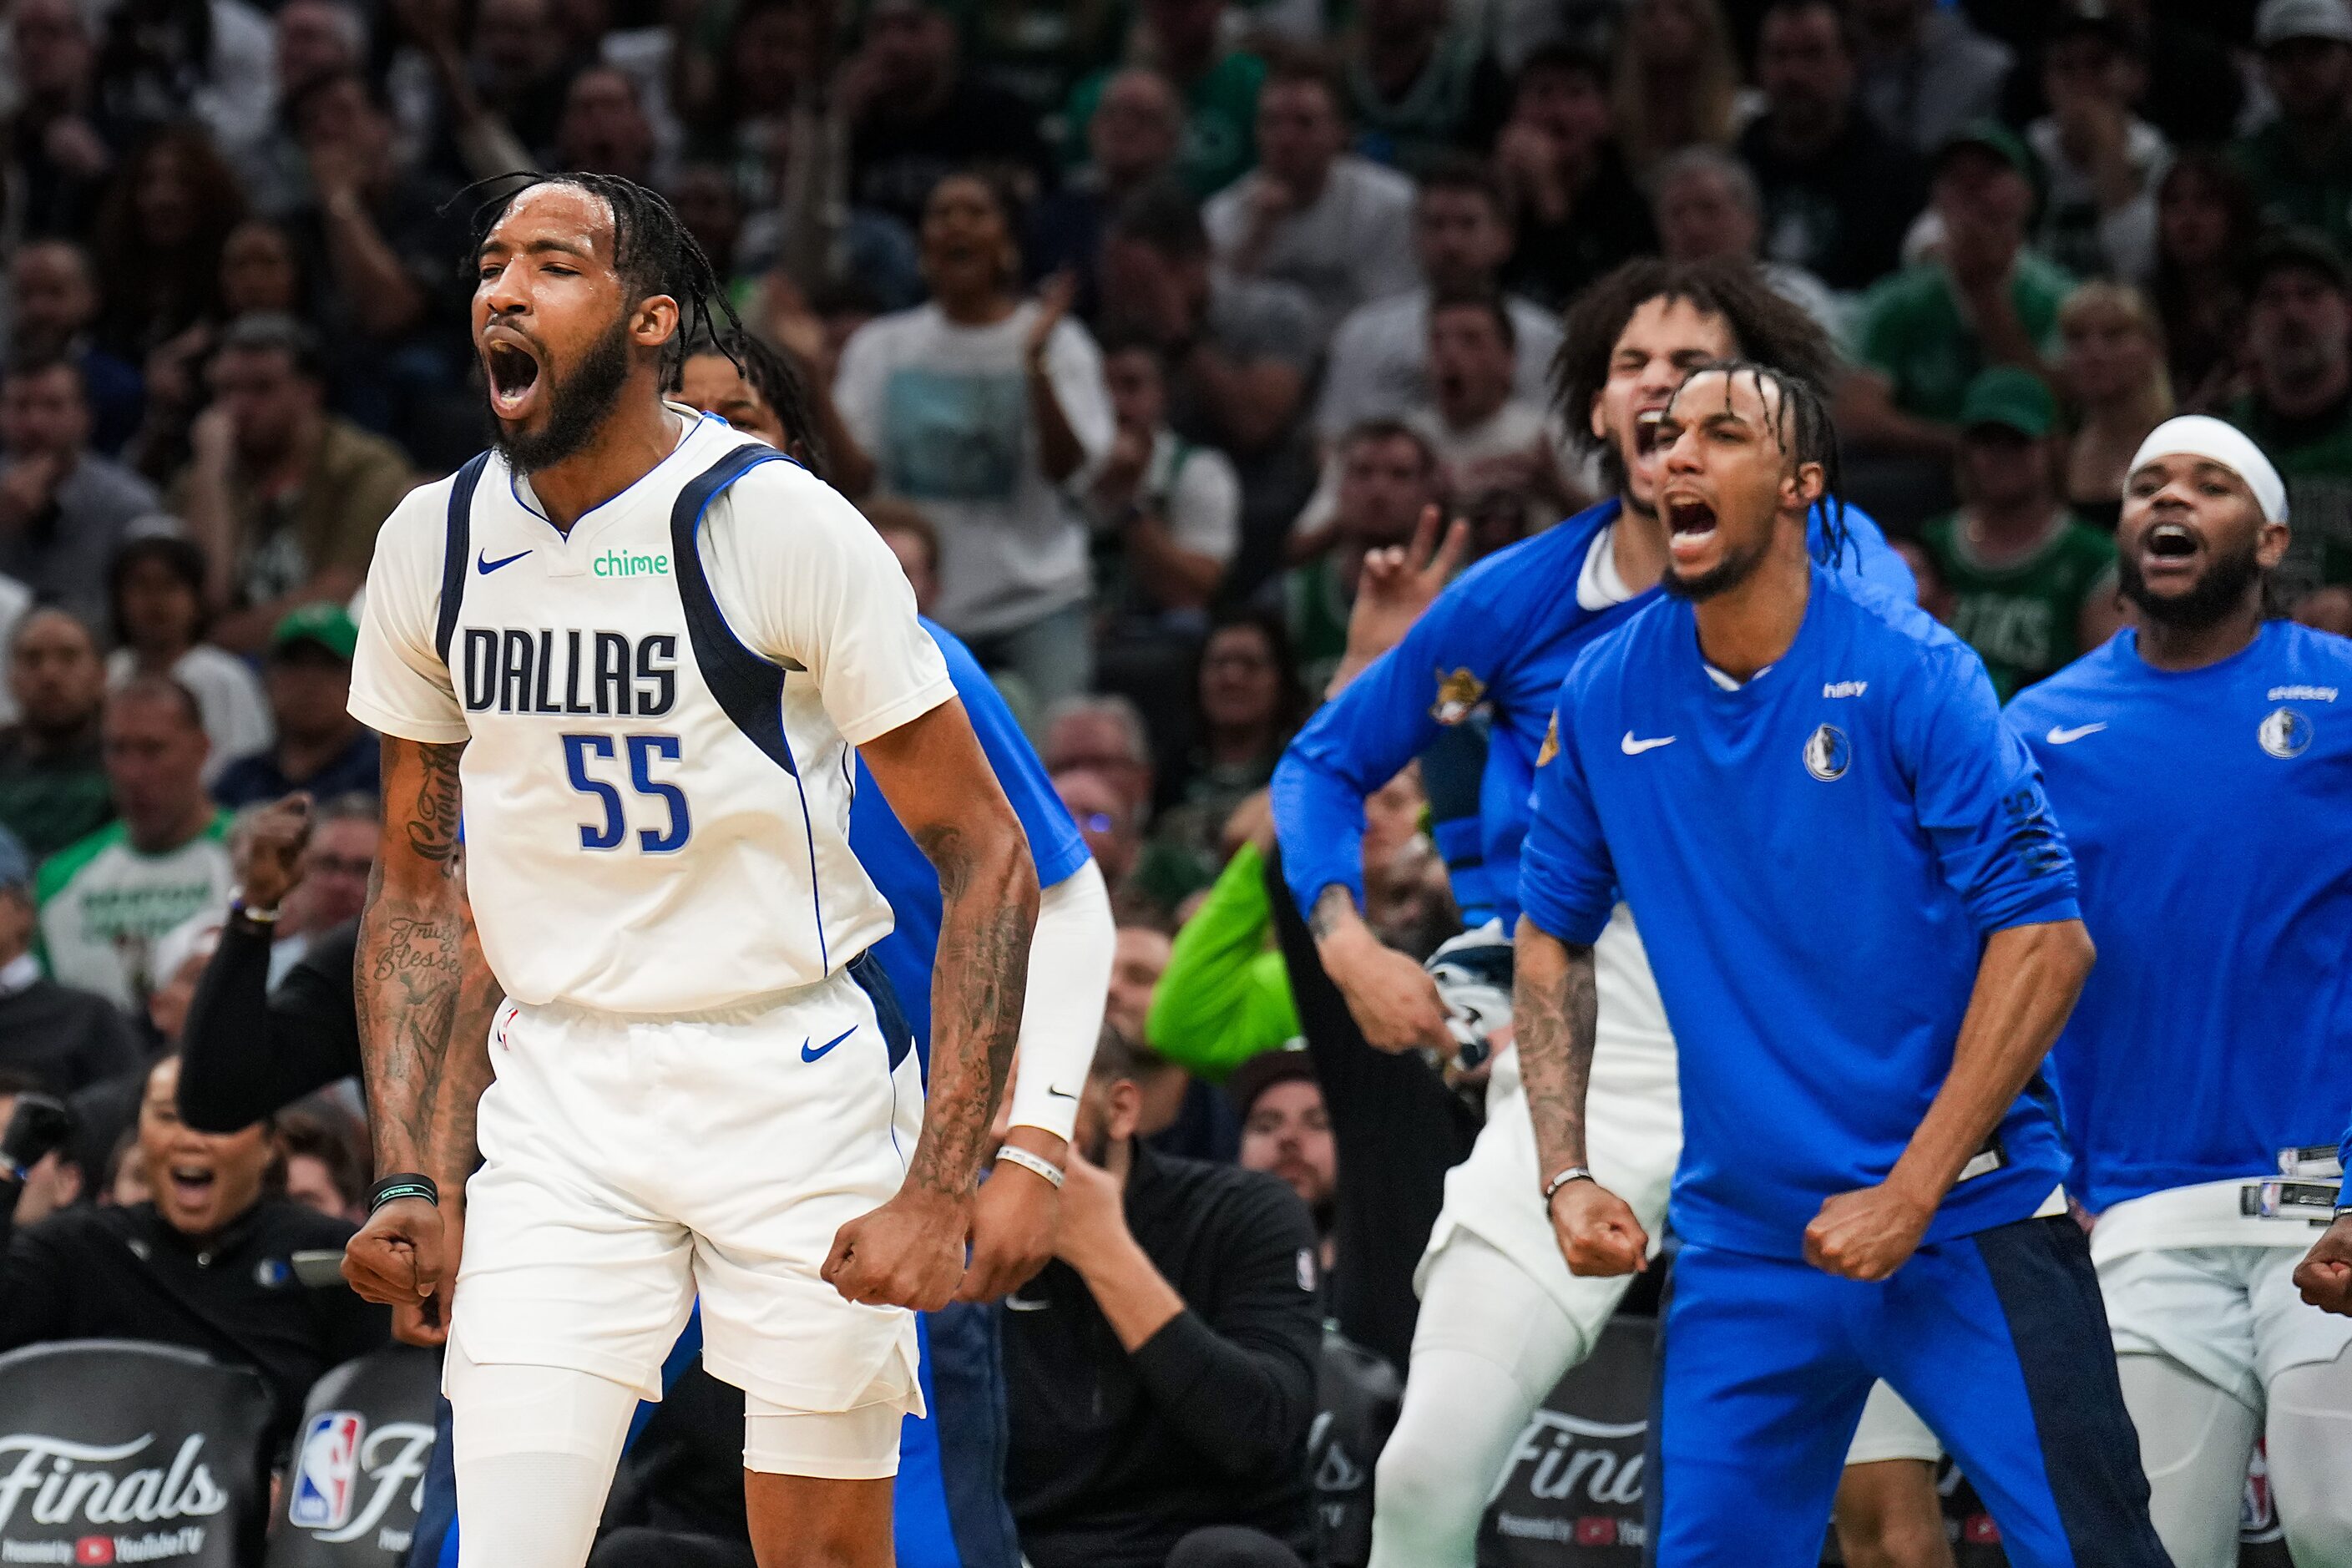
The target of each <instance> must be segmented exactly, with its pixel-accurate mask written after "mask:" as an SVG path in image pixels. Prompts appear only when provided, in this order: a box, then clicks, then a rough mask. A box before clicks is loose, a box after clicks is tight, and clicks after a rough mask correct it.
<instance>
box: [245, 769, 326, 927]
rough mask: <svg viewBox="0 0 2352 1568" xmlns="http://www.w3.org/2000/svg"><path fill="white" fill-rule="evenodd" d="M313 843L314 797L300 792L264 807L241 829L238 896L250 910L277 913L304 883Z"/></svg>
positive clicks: (248, 818)
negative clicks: (304, 857)
mask: <svg viewBox="0 0 2352 1568" xmlns="http://www.w3.org/2000/svg"><path fill="white" fill-rule="evenodd" d="M309 844H310V795H308V794H307V793H305V792H303V791H300V790H297V791H296V792H295V793H294V794H292V795H288V796H286V797H285V798H284V799H282V800H275V801H272V802H270V803H269V804H268V805H265V806H262V807H261V808H260V809H258V810H257V811H256V812H254V813H253V814H252V815H251V816H248V817H247V818H246V819H245V821H244V822H243V823H242V824H240V825H239V830H238V837H237V840H236V885H237V896H238V897H239V898H241V899H243V900H245V907H246V908H247V909H248V910H274V909H276V908H278V905H279V904H280V903H282V902H283V901H284V900H285V898H286V895H287V894H288V893H289V892H290V891H291V890H292V889H293V887H294V884H295V883H297V882H299V881H300V880H301V879H302V871H301V865H302V851H303V849H304V848H306V847H308V846H309Z"/></svg>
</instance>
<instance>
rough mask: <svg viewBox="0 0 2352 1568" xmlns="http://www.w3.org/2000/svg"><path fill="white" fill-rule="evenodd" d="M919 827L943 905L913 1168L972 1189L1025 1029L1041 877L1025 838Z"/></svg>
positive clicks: (933, 1188) (953, 1188)
mask: <svg viewBox="0 0 2352 1568" xmlns="http://www.w3.org/2000/svg"><path fill="white" fill-rule="evenodd" d="M914 837H915V842H916V843H917V844H918V845H919V846H920V847H921V848H922V851H923V853H924V855H925V856H926V857H928V858H929V860H930V862H931V864H932V865H933V866H934V867H935V868H938V871H939V875H940V901H941V904H942V906H943V912H942V915H941V919H940V942H939V956H938V958H937V960H936V961H935V963H933V966H932V971H931V976H932V978H931V1027H932V1040H931V1089H930V1093H929V1097H928V1098H927V1099H926V1100H925V1102H924V1108H923V1135H922V1138H921V1139H920V1140H919V1142H917V1143H916V1145H915V1157H914V1159H913V1161H912V1162H911V1163H909V1165H908V1173H907V1175H908V1182H909V1183H910V1184H913V1185H915V1186H917V1187H919V1188H922V1189H924V1190H926V1191H930V1192H938V1193H946V1194H953V1195H956V1196H963V1195H967V1194H970V1193H971V1187H972V1183H973V1181H974V1179H975V1178H976V1176H977V1175H978V1173H979V1170H980V1160H981V1153H982V1150H983V1149H984V1148H985V1146H986V1144H987V1142H988V1132H989V1127H990V1124H991V1123H992V1122H993V1121H995V1118H996V1101H997V1097H998V1096H999V1095H1001V1094H1002V1093H1003V1089H1004V1080H1005V1078H1006V1076H1007V1075H1008V1073H1009V1072H1010V1070H1011V1068H1012V1064H1013V1045H1014V1043H1015V1042H1016V1041H1017V1040H1018V1039H1019V1038H1020V1036H1021V1003H1022V997H1023V995H1024V993H1025V992H1026V991H1027V988H1028V984H1029V938H1030V934H1031V931H1032V930H1033V929H1034V926H1035V925H1036V922H1037V884H1036V879H1035V875H1034V872H1033V871H1032V869H1031V868H1030V866H1029V861H1028V857H1027V856H1026V855H1024V854H1023V853H1022V852H1021V851H1020V849H1019V848H1018V843H1019V841H1018V839H1017V838H1016V839H1015V840H1014V843H1013V847H1010V848H1009V852H1008V848H1007V847H1003V846H999V847H996V848H995V849H993V850H991V849H989V848H988V847H985V846H983V845H982V844H978V843H975V842H974V841H973V839H972V838H971V836H969V835H967V834H966V833H965V832H964V831H963V830H962V829H961V827H959V826H956V825H954V824H952V823H931V824H928V825H926V826H923V827H921V828H919V829H918V830H917V831H916V833H915V836H914Z"/></svg>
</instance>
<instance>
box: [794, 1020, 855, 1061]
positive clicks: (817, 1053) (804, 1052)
mask: <svg viewBox="0 0 2352 1568" xmlns="http://www.w3.org/2000/svg"><path fill="white" fill-rule="evenodd" d="M856 1033H857V1026H856V1025H855V1024H852V1025H850V1026H849V1027H847V1028H846V1029H844V1030H842V1031H841V1033H839V1034H837V1035H835V1036H834V1037H833V1038H831V1039H829V1040H827V1041H825V1043H824V1044H823V1045H821V1046H812V1045H810V1044H809V1043H808V1042H807V1041H806V1040H803V1041H802V1042H801V1060H803V1061H804V1062H813V1061H814V1060H816V1059H817V1058H819V1057H821V1056H823V1055H824V1053H825V1052H827V1051H829V1050H831V1049H833V1047H835V1046H837V1045H839V1044H841V1042H842V1041H844V1040H845V1039H847V1038H849V1037H850V1036H852V1035H854V1034H856Z"/></svg>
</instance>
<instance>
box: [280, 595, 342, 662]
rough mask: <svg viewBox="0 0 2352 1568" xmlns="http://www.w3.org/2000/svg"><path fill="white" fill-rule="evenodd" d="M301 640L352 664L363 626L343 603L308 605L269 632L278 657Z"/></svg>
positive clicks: (292, 613) (294, 612) (291, 612)
mask: <svg viewBox="0 0 2352 1568" xmlns="http://www.w3.org/2000/svg"><path fill="white" fill-rule="evenodd" d="M300 643H316V644H317V645H318V646H319V647H322V648H325V649H326V650H327V651H328V652H329V653H331V654H333V655H334V656H335V657H336V658H340V659H341V660H343V661H344V662H345V663H346V664H348V663H350V662H351V659H352V655H353V654H354V653H356V652H357V651H358V649H359V646H360V628H359V626H358V625H357V623H355V622H353V621H352V613H351V612H350V611H349V610H346V609H345V608H343V607H342V606H341V605H332V604H323V603H322V604H317V605H303V606H302V607H301V608H300V609H299V610H289V611H288V612H287V615H286V618H285V619H284V620H282V621H280V622H278V629H277V630H276V631H273V632H271V633H270V634H269V651H270V653H271V654H272V655H273V656H274V655H277V654H280V653H284V652H285V651H287V650H288V649H289V648H291V647H295V646H296V645H298V644H300Z"/></svg>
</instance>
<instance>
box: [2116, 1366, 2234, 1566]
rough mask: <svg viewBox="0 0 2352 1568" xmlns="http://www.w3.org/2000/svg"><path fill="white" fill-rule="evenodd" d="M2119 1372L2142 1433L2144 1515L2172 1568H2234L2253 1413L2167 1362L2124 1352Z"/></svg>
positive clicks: (2127, 1404) (2134, 1420)
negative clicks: (2146, 1495)
mask: <svg viewBox="0 0 2352 1568" xmlns="http://www.w3.org/2000/svg"><path fill="white" fill-rule="evenodd" d="M2116 1373H2117V1374H2118V1375H2119V1376H2120V1377H2121V1379H2122V1381H2123V1387H2124V1407H2125V1408H2126V1409H2127V1410H2129V1411H2130V1412H2131V1418H2132V1425H2133V1426H2136V1427H2137V1428H2138V1429H2139V1459H2140V1465H2141V1468H2144V1469H2146V1470H2147V1485H2148V1491H2149V1499H2148V1502H2149V1508H2148V1511H2149V1513H2150V1514H2151V1515H2153V1516H2154V1518H2155V1520H2156V1533H2157V1535H2158V1538H2159V1539H2160V1540H2162V1541H2163V1542H2164V1549H2165V1551H2166V1552H2168V1553H2169V1554H2170V1555H2171V1558H2172V1561H2173V1563H2174V1568H2234V1565H2235V1563H2237V1561H2238V1507H2239V1503H2240V1501H2241V1500H2242V1498H2243V1497H2244V1495H2245V1490H2246V1466H2247V1464H2248V1462H2249V1461H2250V1460H2251V1459H2252V1457H2253V1451H2254V1433H2255V1430H2256V1420H2255V1415H2254V1412H2252V1410H2249V1409H2248V1408H2246V1406H2245V1405H2242V1404H2240V1403H2239V1402H2238V1400H2236V1399H2235V1398H2233V1397H2232V1396H2231V1394H2228V1393H2227V1392H2226V1391H2224V1390H2222V1389H2220V1388H2217V1387H2215V1386H2214V1385H2213V1384H2210V1383H2208V1382H2206V1381H2205V1380H2204V1379H2203V1378H2201V1377H2200V1376H2198V1375H2197V1374H2196V1373H2193V1372H2190V1371H2189V1369H2188V1368H2186V1367H2184V1366H2182V1365H2181V1364H2180V1363H2179V1362H2177V1361H2174V1360H2173V1359H2172V1358H2171V1357H2169V1356H2161V1355H2147V1354H2142V1353H2139V1352H2129V1353H2126V1354H2124V1355H2119V1356H2117V1357H2116Z"/></svg>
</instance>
